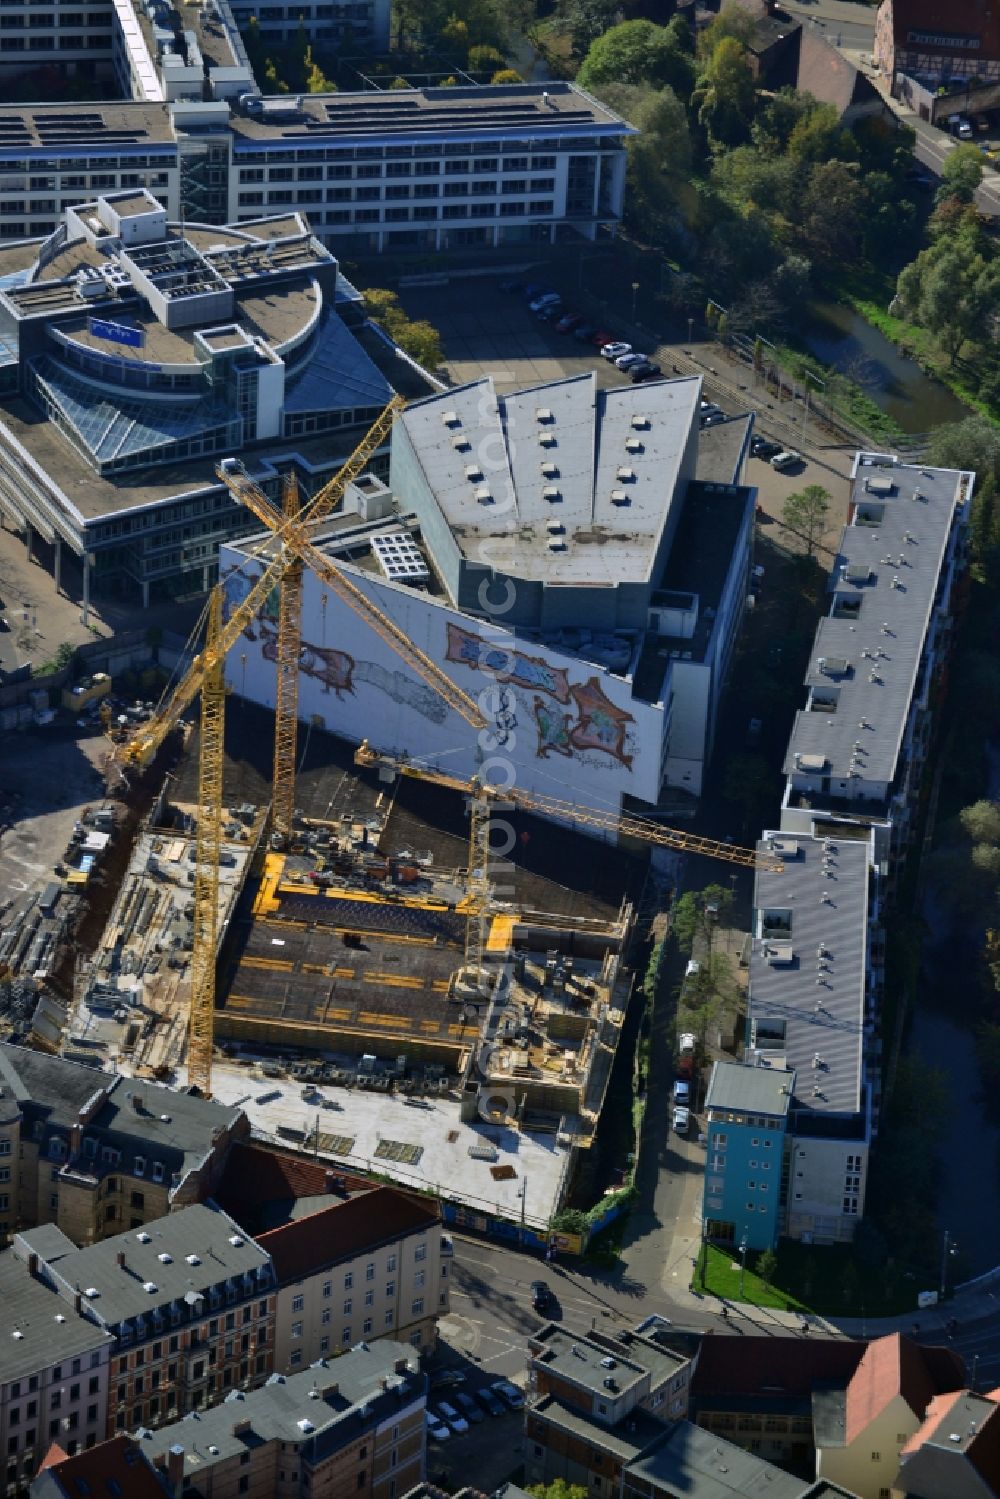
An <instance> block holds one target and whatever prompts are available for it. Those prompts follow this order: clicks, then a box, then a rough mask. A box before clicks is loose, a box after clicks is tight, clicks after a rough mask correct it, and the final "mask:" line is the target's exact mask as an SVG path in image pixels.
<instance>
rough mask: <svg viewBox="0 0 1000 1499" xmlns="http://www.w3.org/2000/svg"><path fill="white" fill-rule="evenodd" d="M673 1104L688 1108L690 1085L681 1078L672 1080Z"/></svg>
mask: <svg viewBox="0 0 1000 1499" xmlns="http://www.w3.org/2000/svg"><path fill="white" fill-rule="evenodd" d="M674 1103H682V1104H685V1105H687V1106H690V1103H691V1084H690V1083H689V1082H688V1081H687V1080H686V1079H685V1078H683V1077H675V1078H674Z"/></svg>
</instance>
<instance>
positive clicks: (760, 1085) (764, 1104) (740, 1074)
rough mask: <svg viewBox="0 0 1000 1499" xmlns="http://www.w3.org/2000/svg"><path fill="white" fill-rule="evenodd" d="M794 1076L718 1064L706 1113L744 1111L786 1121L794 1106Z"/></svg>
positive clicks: (774, 1070) (707, 1096) (739, 1063)
mask: <svg viewBox="0 0 1000 1499" xmlns="http://www.w3.org/2000/svg"><path fill="white" fill-rule="evenodd" d="M791 1083H792V1074H791V1073H790V1072H781V1071H778V1070H777V1069H776V1068H772V1067H748V1066H746V1065H745V1064H744V1063H741V1062H716V1063H715V1065H714V1066H713V1068H712V1076H711V1078H710V1079H709V1084H708V1093H707V1095H706V1097H705V1107H706V1109H740V1110H741V1111H742V1112H744V1113H748V1114H773V1115H774V1116H775V1117H776V1118H778V1119H783V1118H784V1117H785V1115H786V1114H787V1113H788V1109H789V1105H790V1103H791V1087H790V1084H791Z"/></svg>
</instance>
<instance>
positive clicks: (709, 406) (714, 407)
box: [698, 401, 722, 416]
mask: <svg viewBox="0 0 1000 1499" xmlns="http://www.w3.org/2000/svg"><path fill="white" fill-rule="evenodd" d="M716 412H718V413H719V415H720V416H721V415H722V407H721V406H720V405H719V404H718V403H717V402H716V401H701V402H699V404H698V415H699V416H714V415H715V413H716Z"/></svg>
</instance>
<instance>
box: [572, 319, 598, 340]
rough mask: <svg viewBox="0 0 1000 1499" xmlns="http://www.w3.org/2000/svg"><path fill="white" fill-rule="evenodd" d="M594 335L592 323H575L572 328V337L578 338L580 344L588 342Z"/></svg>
mask: <svg viewBox="0 0 1000 1499" xmlns="http://www.w3.org/2000/svg"><path fill="white" fill-rule="evenodd" d="M593 336H594V325H593V323H577V325H576V327H575V328H574V329H573V337H574V338H578V339H579V340H580V342H581V343H582V344H589V343H590V340H591V339H592V338H593Z"/></svg>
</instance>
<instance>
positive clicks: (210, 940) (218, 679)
mask: <svg viewBox="0 0 1000 1499" xmlns="http://www.w3.org/2000/svg"><path fill="white" fill-rule="evenodd" d="M383 420H384V418H380V419H379V423H377V424H376V426H377V427H380V428H381V423H382V422H383ZM380 440H381V438H377V439H376V441H380ZM224 477H225V478H226V480H227V482H229V480H230V478H231V477H232V476H231V475H230V474H229V473H228V472H227V473H226V474H225V475H224ZM339 477H340V476H339V475H338V479H339ZM247 483H248V484H250V481H247ZM232 487H233V486H232V484H230V488H232ZM252 487H253V488H254V490H255V492H256V493H259V491H257V490H256V486H252ZM261 498H262V500H263V503H264V504H265V505H266V506H268V508H269V509H273V507H270V502H269V501H267V500H266V497H263V496H261ZM317 498H318V497H317ZM289 511H290V512H294V513H285V514H281V513H280V512H277V511H275V512H274V515H275V516H276V523H275V524H274V525H273V527H272V530H273V532H274V538H275V540H276V542H277V547H276V549H275V554H274V555H273V556H272V557H270V558H267V559H264V561H263V565H262V568H261V573H260V576H259V577H258V578H257V579H256V580H255V581H254V582H253V583H252V584H251V586H250V589H249V591H248V593H247V594H246V596H245V597H244V598H243V599H241V600H240V602H239V603H238V604H237V605H236V607H235V608H234V609H232V611H231V612H230V614H229V616H228V618H224V617H223V603H224V599H225V587H224V585H223V584H222V583H218V584H216V587H215V588H214V589H213V591H212V593H211V595H210V597H209V601H208V605H207V607H206V609H205V611H204V614H203V616H202V622H203V623H204V625H205V640H204V644H203V646H202V649H201V651H200V652H199V653H198V654H197V655H196V656H195V657H194V659H193V661H192V662H191V665H190V667H189V668H188V670H187V671H186V672H185V674H184V676H183V677H182V678H181V680H180V681H179V682H178V683H177V684H176V685H175V686H174V688H173V690H172V691H171V692H170V693H169V694H168V695H167V696H166V697H165V698H164V700H163V701H162V702H161V703H160V705H159V707H158V708H157V710H156V712H155V713H154V714H153V716H152V717H151V718H150V719H148V720H147V721H146V722H145V723H143V724H141V725H140V726H139V727H138V728H137V729H136V730H135V732H134V733H133V734H132V735H130V737H129V738H128V739H127V740H125V741H124V742H123V743H121V744H117V745H115V747H114V749H113V750H112V753H111V757H110V758H111V767H112V769H113V770H114V771H115V772H116V773H118V774H121V773H122V771H123V769H125V768H127V767H129V766H135V767H141V766H145V765H148V764H149V762H150V761H151V760H152V758H153V756H154V755H155V754H156V752H157V750H158V749H159V748H160V746H161V745H162V744H163V742H164V740H165V739H166V738H167V736H168V734H170V733H171V731H172V730H174V729H176V728H177V726H178V724H179V723H180V720H181V718H182V716H183V714H184V712H185V711H186V710H187V709H188V708H189V707H190V706H191V703H192V702H193V701H194V699H195V697H196V696H197V695H198V693H199V692H200V693H201V742H200V746H199V763H198V826H197V833H196V841H195V882H194V921H193V943H192V957H191V1001H190V1037H189V1044H188V1080H189V1082H190V1083H192V1084H194V1085H196V1086H197V1087H198V1088H199V1089H200V1090H201V1091H202V1092H203V1093H205V1094H210V1093H211V1086H212V1043H213V1035H214V1022H215V969H216V959H217V948H218V933H219V851H220V846H221V840H222V797H223V766H224V731H225V680H224V670H225V661H226V655H227V654H228V652H229V650H230V649H231V648H232V646H234V645H235V644H236V642H237V640H238V639H239V637H240V635H241V634H242V632H243V631H244V630H245V629H246V627H247V625H248V624H249V623H250V621H251V620H252V619H254V618H255V617H256V615H257V614H258V613H259V611H260V610H261V609H262V608H263V606H264V605H265V603H266V602H267V599H268V597H269V596H270V594H271V592H272V590H273V589H274V588H275V587H277V586H278V584H279V583H280V582H281V580H282V578H283V576H284V574H285V572H286V570H287V567H288V564H289V560H290V558H291V557H294V558H295V559H296V560H297V561H300V562H302V563H308V565H309V566H310V567H313V568H314V569H315V570H316V571H317V572H319V574H320V576H321V577H322V578H323V580H324V581H325V582H326V583H327V584H328V585H329V586H330V587H331V588H332V589H334V591H335V592H336V593H337V594H338V596H339V597H340V598H342V599H343V600H344V602H345V603H347V604H348V605H349V606H350V608H351V609H353V610H354V611H355V613H357V614H358V615H359V616H360V617H361V618H362V619H364V620H365V621H367V623H368V624H369V625H371V627H372V628H373V629H374V630H375V632H376V633H377V634H378V636H379V637H380V638H381V639H382V640H384V641H385V642H386V643H387V644H388V645H391V646H392V648H393V650H395V651H396V652H398V654H399V655H400V656H401V657H402V659H403V660H404V661H405V662H406V663H407V664H408V665H409V666H410V667H412V669H413V670H414V671H416V672H417V673H418V674H419V675H420V677H421V678H422V679H423V680H424V681H425V682H427V683H428V685H429V686H431V687H434V688H435V689H436V690H437V691H439V692H441V693H442V695H443V696H444V697H445V699H446V701H447V702H448V704H449V706H451V707H454V708H455V709H456V710H457V711H458V712H460V713H461V714H462V715H463V716H464V717H465V718H466V719H468V720H469V722H475V723H477V724H481V723H482V722H483V719H482V715H481V714H480V711H479V709H478V708H477V707H476V705H475V703H473V701H472V700H471V698H469V697H467V696H466V694H465V693H464V692H462V690H461V689H460V688H459V687H456V686H455V684H454V683H453V682H452V681H451V679H450V678H449V677H448V676H446V675H445V673H444V672H443V671H442V670H441V668H440V667H439V666H437V665H436V664H435V663H434V662H433V661H431V659H430V658H429V657H428V656H426V655H424V653H423V652H422V651H420V650H418V649H417V648H416V647H415V646H413V645H412V644H411V642H410V640H409V639H408V637H407V636H406V635H405V634H404V632H403V631H402V630H401V629H400V628H399V626H398V625H396V624H394V623H393V621H392V620H391V619H389V618H388V616H387V615H385V614H383V613H382V611H381V610H380V609H379V608H378V607H377V606H376V605H375V604H373V603H372V602H371V600H370V599H369V598H368V597H367V596H366V595H365V594H364V593H362V591H361V590H360V589H359V588H357V587H355V585H354V584H353V583H352V582H350V580H349V579H347V578H346V577H344V575H343V574H342V573H341V572H340V571H339V569H338V568H337V567H336V566H335V564H333V563H332V562H331V561H330V560H329V559H328V558H326V557H324V556H323V554H322V553H321V552H318V551H317V550H316V548H315V547H313V546H312V544H311V542H310V541H309V540H308V537H307V536H306V535H305V534H304V530H303V527H304V523H303V520H302V516H301V514H300V512H299V510H298V506H297V504H295V505H289ZM306 513H307V514H308V512H306ZM294 659H295V663H296V668H297V666H298V655H297V652H296V655H295V658H294ZM293 769H294V757H293Z"/></svg>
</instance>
